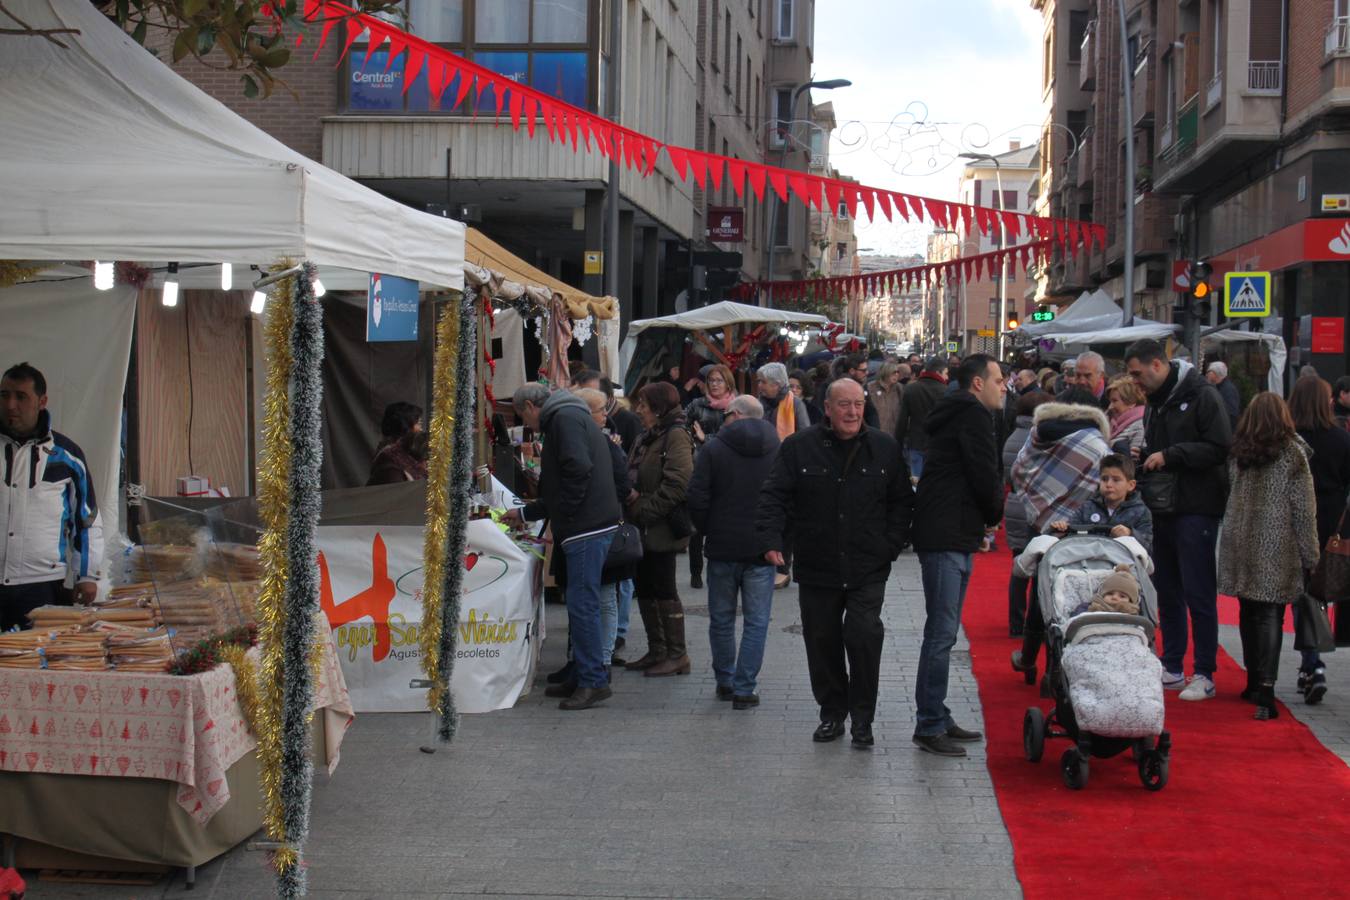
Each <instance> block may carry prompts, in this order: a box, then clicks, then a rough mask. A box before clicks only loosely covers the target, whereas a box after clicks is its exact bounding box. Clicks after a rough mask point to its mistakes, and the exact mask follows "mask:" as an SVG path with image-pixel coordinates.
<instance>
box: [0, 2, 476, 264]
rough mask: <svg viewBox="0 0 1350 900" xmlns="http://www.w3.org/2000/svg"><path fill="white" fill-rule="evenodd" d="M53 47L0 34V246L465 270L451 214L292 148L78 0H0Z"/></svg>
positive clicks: (84, 254)
mask: <svg viewBox="0 0 1350 900" xmlns="http://www.w3.org/2000/svg"><path fill="white" fill-rule="evenodd" d="M7 8H8V9H9V10H10V11H11V12H12V13H13V14H14V15H15V16H17V17H18V18H20V19H22V20H23V21H24V22H26V23H27V24H28V25H30V26H32V27H33V28H37V29H44V28H71V29H76V30H77V31H78V34H63V35H61V37H60V40H61V41H62V43H64V44H65V45H66V48H65V49H63V48H62V47H59V46H56V45H55V44H53V43H52V42H50V41H47V40H44V39H42V38H40V37H33V36H15V35H6V36H0V159H3V160H4V164H3V165H2V166H0V196H3V198H4V202H3V203H0V259H26V260H49V259H50V260H66V259H72V260H87V259H100V260H137V261H142V262H144V261H177V262H184V263H186V262H207V263H211V262H215V263H222V262H229V263H235V264H242V265H249V264H257V265H267V264H271V263H273V262H275V261H276V260H278V259H281V258H286V257H290V258H294V259H296V260H300V259H308V260H310V261H312V262H314V263H316V264H317V265H320V266H340V267H343V268H347V269H355V270H357V271H361V272H383V273H387V274H393V275H399V276H402V277H404V278H410V279H414V280H417V281H420V282H424V283H428V284H434V285H439V286H441V287H448V288H456V289H459V288H462V287H463V284H464V276H463V267H464V226H463V224H461V223H459V222H455V221H453V220H451V219H445V218H441V217H439V216H432V215H428V214H426V213H422V212H418V211H416V210H413V209H411V208H409V207H406V206H403V205H402V204H400V203H397V202H395V201H393V200H390V199H389V198H387V197H384V196H382V195H380V194H378V193H376V192H375V191H373V190H371V189H369V188H367V187H364V186H362V185H360V184H357V183H356V182H354V181H352V180H350V179H348V178H346V177H344V176H342V175H339V174H338V173H337V172H334V171H333V170H331V169H329V168H327V167H325V166H323V165H320V164H319V163H316V162H314V161H313V160H311V159H308V158H307V157H305V156H302V155H301V154H299V153H297V152H296V151H294V150H292V149H290V148H289V147H287V146H286V145H285V144H282V143H281V142H280V141H278V140H276V139H275V138H273V137H271V136H270V135H268V134H267V133H265V132H263V131H261V130H260V129H258V128H256V127H254V126H253V125H251V124H250V123H248V122H247V121H245V120H244V119H243V118H241V117H240V116H238V115H237V114H235V113H234V112H232V111H230V110H229V109H227V108H226V107H225V106H224V105H223V104H221V103H220V102H219V101H217V100H215V99H214V98H212V97H210V96H208V95H207V94H206V93H204V92H203V91H201V90H200V89H198V88H197V87H196V86H194V85H192V84H190V83H189V82H187V81H185V80H184V79H182V78H180V77H179V76H178V75H176V74H175V73H174V72H173V71H172V70H170V69H169V68H168V67H167V66H166V65H165V64H164V63H162V62H160V61H159V60H158V59H156V58H155V57H153V56H151V55H150V54H149V53H148V52H147V51H146V50H145V49H144V48H143V47H141V46H140V45H139V44H137V43H136V42H135V41H133V40H132V39H131V38H130V36H128V35H127V34H125V33H124V32H123V31H122V30H121V29H120V28H118V27H117V26H116V25H115V24H113V23H112V22H110V21H109V20H108V19H107V18H106V17H105V16H103V15H102V14H101V13H100V12H99V11H98V9H97V8H95V6H94V5H93V4H92V3H88V2H71V0H10V2H9V3H8V4H7Z"/></svg>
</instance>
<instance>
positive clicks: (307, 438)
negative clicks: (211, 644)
mask: <svg viewBox="0 0 1350 900" xmlns="http://www.w3.org/2000/svg"><path fill="white" fill-rule="evenodd" d="M314 277H315V269H314V266H313V265H312V264H310V263H306V264H305V266H304V269H303V270H302V271H301V272H300V273H299V274H298V275H297V276H296V279H295V322H294V325H293V326H292V329H291V354H292V357H293V359H294V368H293V370H292V377H291V469H290V475H289V487H290V491H289V493H290V519H289V522H288V525H287V534H286V538H287V558H288V561H289V575H290V577H289V580H288V582H287V584H286V599H285V603H286V624H285V629H284V631H283V633H282V643H283V653H284V655H283V661H282V667H283V668H282V715H281V802H282V809H283V817H284V822H285V827H286V837H287V842H288V843H289V844H290V845H291V846H292V847H294V849H295V861H294V863H293V864H290V865H286V866H283V867H282V868H281V870H280V871H279V872H278V874H277V895H278V896H279V897H282V898H286V900H289V898H293V897H302V896H304V894H305V866H304V856H303V848H304V842H305V838H306V837H307V836H308V833H309V800H310V780H311V778H312V776H313V764H312V762H311V761H310V747H311V742H310V733H309V725H310V708H311V706H312V705H313V700H314V677H315V675H314V664H313V663H314V656H313V652H314V649H313V648H314V646H315V644H314V642H315V639H316V628H315V623H316V617H317V616H318V615H319V569H318V550H317V547H316V543H315V531H316V529H317V528H318V525H319V510H320V503H321V500H320V482H319V469H320V466H321V464H322V462H323V440H322V438H321V436H320V419H321V416H322V412H321V409H320V403H321V400H322V398H323V377H322V373H321V369H320V366H321V364H322V362H323V311H322V308H321V307H320V305H319V302H318V300H317V299H315V297H314Z"/></svg>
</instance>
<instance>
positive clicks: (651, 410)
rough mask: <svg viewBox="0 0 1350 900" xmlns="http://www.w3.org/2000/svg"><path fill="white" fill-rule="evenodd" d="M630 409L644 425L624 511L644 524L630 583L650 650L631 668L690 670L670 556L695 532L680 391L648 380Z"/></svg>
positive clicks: (690, 458) (653, 672) (689, 443)
mask: <svg viewBox="0 0 1350 900" xmlns="http://www.w3.org/2000/svg"><path fill="white" fill-rule="evenodd" d="M634 412H636V413H637V414H638V417H639V418H640V419H642V424H643V426H644V427H645V428H646V429H647V430H646V431H645V432H643V434H642V437H640V438H638V441H637V444H635V445H634V447H633V454H632V456H631V457H630V458H629V462H628V469H629V473H630V475H631V476H632V478H631V480H632V483H633V490H632V492H630V493H629V495H628V503H627V508H628V521H630V522H632V523H633V524H635V525H637V526H638V527H639V528H641V529H642V559H641V560H639V561H638V564H637V576H636V578H635V579H634V580H635V581H636V583H637V584H636V587H637V601H638V610H639V611H640V612H641V613H642V624H643V627H644V628H646V630H647V654H646V655H645V656H643V657H642V658H641V659H638V660H634V661H633V662H630V663H628V668H630V669H640V670H642V671H643V674H644V675H650V676H659V675H688V674H689V656H688V653H687V652H686V649H685V642H684V604H682V603H681V602H680V592H679V589H678V588H676V586H675V557H676V555H677V554H678V553H679V552H680V551H681V550H683V549H684V548H685V547H687V546H688V545H689V533H690V532H691V531H692V530H693V526H692V525H691V524H690V521H689V511H688V509H687V508H686V507H685V494H686V492H687V491H688V488H689V478H690V476H692V475H693V474H694V441H693V438H691V437H690V436H689V432H688V431H686V430H685V427H684V422H685V420H684V410H683V409H681V408H680V396H679V394H678V393H677V392H676V390H675V386H674V385H672V384H669V383H668V382H662V381H656V382H652V383H651V384H649V385H647V386H646V387H644V388H643V389H642V390H640V391H638V393H637V399H636V403H635V405H634Z"/></svg>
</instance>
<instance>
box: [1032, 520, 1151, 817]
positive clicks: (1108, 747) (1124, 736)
mask: <svg viewBox="0 0 1350 900" xmlns="http://www.w3.org/2000/svg"><path fill="white" fill-rule="evenodd" d="M1041 554H1043V555H1041ZM1038 555H1039V556H1040V562H1039V564H1038V565H1037V567H1036V570H1035V572H1036V578H1037V586H1036V595H1037V596H1036V600H1037V602H1038V603H1039V604H1040V611H1041V615H1042V616H1043V617H1044V619H1045V623H1046V629H1045V630H1046V679H1047V681H1048V684H1049V690H1050V693H1049V696H1051V697H1053V698H1054V701H1055V705H1054V708H1053V709H1052V710H1051V711H1050V714H1049V715H1048V716H1047V715H1046V714H1044V713H1043V712H1042V711H1041V709H1040V707H1037V706H1033V707H1031V708H1030V709H1028V710H1027V711H1026V715H1025V716H1024V717H1023V719H1022V745H1023V749H1024V750H1025V751H1026V757H1027V759H1028V760H1029V761H1030V762H1040V759H1041V756H1042V755H1043V754H1044V752H1045V739H1046V738H1047V737H1052V738H1058V737H1067V738H1068V739H1069V740H1071V741H1073V746H1072V747H1070V748H1069V749H1067V750H1065V751H1064V754H1063V756H1061V757H1060V763H1059V765H1060V772H1061V774H1062V775H1063V776H1064V783H1065V784H1066V785H1068V786H1069V787H1070V788H1071V789H1073V790H1081V789H1082V788H1083V787H1085V786H1086V785H1087V781H1088V760H1089V759H1090V758H1091V757H1094V756H1095V757H1097V758H1099V759H1109V758H1110V757H1113V756H1116V755H1118V754H1120V753H1123V752H1125V751H1126V750H1129V751H1131V753H1132V755H1133V757H1134V760H1135V762H1136V765H1137V766H1138V769H1139V780H1140V781H1141V782H1143V785H1144V787H1146V788H1148V789H1149V790H1151V791H1160V790H1162V789H1163V787H1165V786H1166V785H1167V767H1168V757H1169V754H1170V750H1171V745H1172V740H1171V736H1170V735H1169V734H1168V733H1167V732H1166V731H1164V730H1163V692H1162V668H1161V664H1160V663H1159V662H1158V659H1157V657H1156V656H1154V653H1153V633H1154V630H1155V629H1156V628H1157V625H1158V602H1157V595H1156V594H1155V593H1154V590H1153V583H1152V582H1151V581H1150V580H1149V577H1148V569H1149V568H1150V566H1149V565H1148V564H1147V557H1146V556H1144V555H1143V548H1142V547H1140V546H1139V545H1138V544H1137V543H1135V542H1134V541H1131V540H1129V539H1128V538H1126V539H1123V540H1121V541H1117V540H1113V539H1112V538H1111V537H1109V536H1108V533H1107V529H1104V528H1097V527H1093V528H1086V527H1083V528H1071V529H1070V531H1069V533H1068V534H1067V535H1066V536H1065V537H1063V538H1061V539H1059V540H1055V539H1054V538H1053V537H1051V536H1042V537H1040V538H1037V539H1035V540H1034V541H1033V542H1032V543H1031V545H1029V546H1028V547H1027V550H1026V551H1025V553H1023V555H1022V556H1021V557H1019V558H1018V565H1019V567H1020V568H1022V570H1023V571H1024V572H1028V570H1029V569H1030V566H1031V565H1032V564H1034V561H1035V559H1036V557H1037V556H1038ZM1141 556H1142V557H1143V559H1142V560H1141V559H1140V557H1141ZM1120 564H1125V565H1128V566H1130V567H1131V572H1132V573H1133V574H1134V576H1135V578H1136V579H1137V580H1138V581H1139V587H1140V591H1139V606H1140V614H1139V615H1137V616H1134V615H1126V614H1121V613H1110V612H1084V613H1079V614H1078V615H1073V611H1074V610H1075V609H1077V608H1079V607H1080V606H1081V605H1082V604H1084V603H1086V602H1088V601H1089V600H1091V598H1092V596H1093V594H1094V593H1095V592H1096V590H1097V588H1098V587H1099V586H1100V585H1101V583H1102V581H1104V580H1105V579H1106V577H1107V576H1108V575H1109V574H1111V571H1112V570H1113V569H1114V567H1115V566H1117V565H1120Z"/></svg>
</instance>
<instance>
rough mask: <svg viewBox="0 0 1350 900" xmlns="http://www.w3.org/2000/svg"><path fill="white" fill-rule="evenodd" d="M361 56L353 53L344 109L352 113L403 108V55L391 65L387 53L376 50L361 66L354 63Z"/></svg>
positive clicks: (361, 56) (361, 55)
mask: <svg viewBox="0 0 1350 900" xmlns="http://www.w3.org/2000/svg"><path fill="white" fill-rule="evenodd" d="M364 58H365V54H364V53H361V54H354V55H353V57H352V60H353V64H352V67H351V74H350V75H349V76H348V79H347V106H348V108H349V109H351V110H352V111H354V112H390V111H394V110H401V109H403V75H404V71H403V67H404V54H402V53H400V54H399V55H398V56H397V57H396V58H395V59H394V61H393V62H392V63H390V61H389V51H387V50H376V51H375V52H374V53H372V54H371V55H370V62H368V63H367V64H366V65H365V67H364V68H363V67H361V66H360V65H359V63H358V62H357V60H359V59H364Z"/></svg>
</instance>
